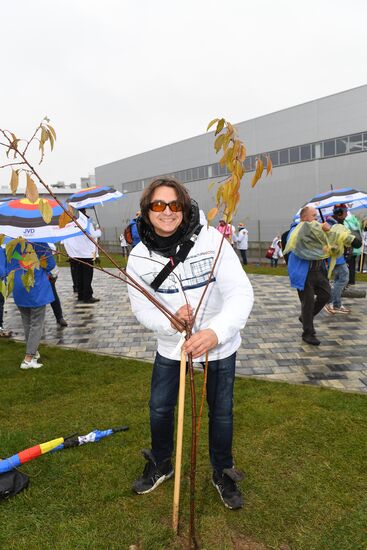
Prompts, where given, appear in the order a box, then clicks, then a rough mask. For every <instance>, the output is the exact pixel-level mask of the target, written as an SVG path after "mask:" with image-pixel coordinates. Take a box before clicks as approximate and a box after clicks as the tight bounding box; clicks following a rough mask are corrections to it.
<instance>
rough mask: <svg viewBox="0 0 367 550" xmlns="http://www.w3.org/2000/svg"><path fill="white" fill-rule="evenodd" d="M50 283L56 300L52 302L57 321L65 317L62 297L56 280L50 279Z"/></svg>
mask: <svg viewBox="0 0 367 550" xmlns="http://www.w3.org/2000/svg"><path fill="white" fill-rule="evenodd" d="M50 283H51V287H52V292H53V293H54V298H55V299H54V301H53V302H51V307H52V311H53V312H54V315H55V319H56V321H60V319H62V318H63V314H62V307H61V302H60V298H59V295H58V294H57V290H56V284H55V281H53V280H52V279H50Z"/></svg>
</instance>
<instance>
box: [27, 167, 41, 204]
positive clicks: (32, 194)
mask: <svg viewBox="0 0 367 550" xmlns="http://www.w3.org/2000/svg"><path fill="white" fill-rule="evenodd" d="M25 196H26V197H27V199H28V200H29V201H31V202H33V203H35V202H37V199H38V198H39V193H38V189H37V185H36V184H35V183H34V181H33V180H32V178H31V176H30V175H29V174H28V172H27V187H26V191H25Z"/></svg>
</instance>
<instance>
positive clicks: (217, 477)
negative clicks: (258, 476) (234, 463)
mask: <svg viewBox="0 0 367 550" xmlns="http://www.w3.org/2000/svg"><path fill="white" fill-rule="evenodd" d="M244 477H245V476H244V474H243V473H242V472H240V471H239V470H235V469H234V468H224V470H223V472H222V474H218V473H217V472H216V471H215V470H214V472H213V477H212V483H213V485H214V487H216V489H217V491H218V493H219V495H220V498H221V499H222V502H223V504H224V506H227V508H230V509H231V510H238V509H239V508H242V507H243V496H242V493H241V491H240V490H239V488H238V487H237V485H236V482H237V481H242V480H243V478H244Z"/></svg>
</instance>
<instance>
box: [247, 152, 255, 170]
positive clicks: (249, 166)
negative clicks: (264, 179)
mask: <svg viewBox="0 0 367 550" xmlns="http://www.w3.org/2000/svg"><path fill="white" fill-rule="evenodd" d="M252 160H253V157H252V156H251V155H250V156H248V157H246V158H245V170H246V171H247V172H251V170H253V169H254V168H253V165H252Z"/></svg>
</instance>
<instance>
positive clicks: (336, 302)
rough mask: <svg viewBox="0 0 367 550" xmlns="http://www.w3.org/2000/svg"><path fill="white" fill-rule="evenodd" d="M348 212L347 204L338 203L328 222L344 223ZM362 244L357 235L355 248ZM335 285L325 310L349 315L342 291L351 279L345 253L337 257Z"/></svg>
mask: <svg viewBox="0 0 367 550" xmlns="http://www.w3.org/2000/svg"><path fill="white" fill-rule="evenodd" d="M347 214H348V207H347V205H346V204H336V205H335V206H334V208H333V215H332V216H331V217H330V218H328V219H327V223H328V224H329V225H330V226H332V225H336V224H338V223H340V224H342V225H344V220H345V218H346V217H347ZM361 245H362V239H360V238H359V237H358V235H356V236H355V238H354V241H353V243H352V246H353V248H359V247H360V246H361ZM333 281H334V282H333V286H332V290H331V302H330V303H328V304H326V305H325V311H326V312H327V313H329V314H330V315H335V314H336V313H338V314H344V315H347V314H348V313H350V312H351V310H350V309H349V308H347V307H345V306H343V305H342V292H343V290H344V288H345V287H346V286H347V284H348V281H349V268H348V264H347V261H346V259H345V256H344V254H342V255H341V256H339V258H337V259H336V264H335V267H334V271H333Z"/></svg>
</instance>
